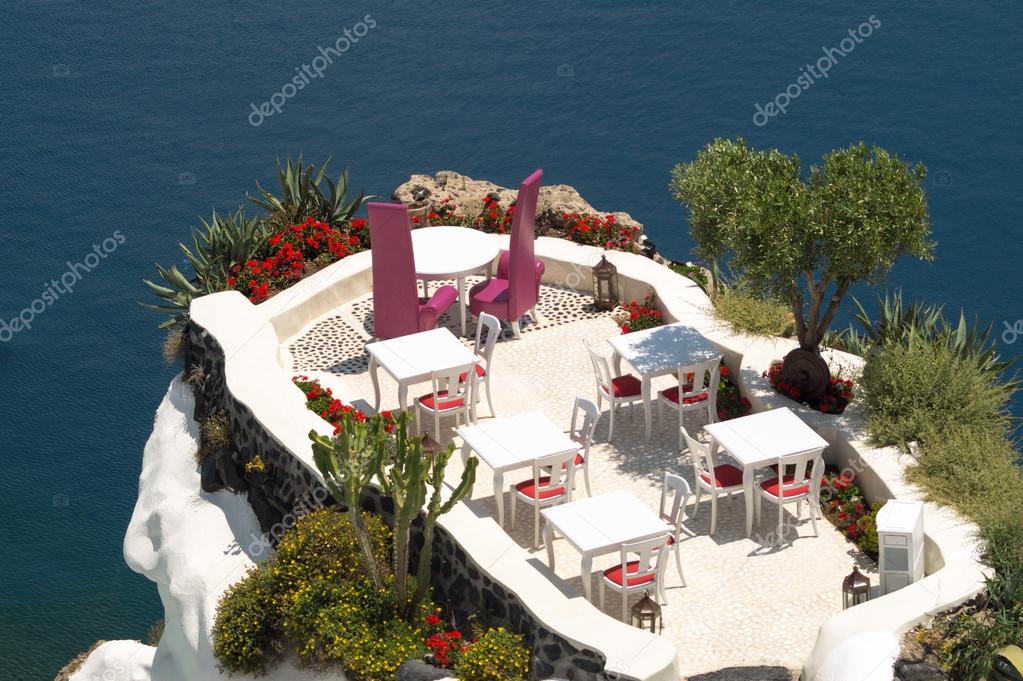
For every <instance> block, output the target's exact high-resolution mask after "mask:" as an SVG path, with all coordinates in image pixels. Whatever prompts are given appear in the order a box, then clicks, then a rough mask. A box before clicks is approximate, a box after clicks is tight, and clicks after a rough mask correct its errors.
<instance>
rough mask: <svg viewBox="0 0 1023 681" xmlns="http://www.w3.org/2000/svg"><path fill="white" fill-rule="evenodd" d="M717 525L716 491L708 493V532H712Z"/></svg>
mask: <svg viewBox="0 0 1023 681" xmlns="http://www.w3.org/2000/svg"><path fill="white" fill-rule="evenodd" d="M717 526H718V495H717V493H716V492H711V493H710V533H711V534H714V530H716V529H717Z"/></svg>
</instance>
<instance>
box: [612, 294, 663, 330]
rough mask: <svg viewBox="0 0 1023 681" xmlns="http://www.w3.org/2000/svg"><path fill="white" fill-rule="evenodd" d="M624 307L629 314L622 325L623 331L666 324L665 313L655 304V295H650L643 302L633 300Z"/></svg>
mask: <svg viewBox="0 0 1023 681" xmlns="http://www.w3.org/2000/svg"><path fill="white" fill-rule="evenodd" d="M622 307H623V309H624V310H625V314H626V315H627V317H626V319H625V320H624V321H623V322H622V325H621V331H622V333H632V332H633V331H642V330H643V329H652V328H654V327H655V326H661V325H662V324H664V315H663V314H662V313H661V311H660V310H658V309H657V308H656V307H655V306H654V297H653V295H648V296H647V297H646V298H644V299H643V302H642V303H640V302H638V301H635V300H633V301H630V302H628V303H626V304H625V305H623V306H622Z"/></svg>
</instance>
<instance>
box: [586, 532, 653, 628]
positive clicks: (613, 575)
mask: <svg viewBox="0 0 1023 681" xmlns="http://www.w3.org/2000/svg"><path fill="white" fill-rule="evenodd" d="M667 546H668V535H667V534H665V535H664V536H661V537H656V538H654V539H646V540H644V541H638V542H632V543H630V544H622V547H621V552H620V559H621V560H620V561H619V563H618V565H615V566H614V567H609V568H608V569H606V570H604V573H603V574H602V575H601V579H600V609H601V610H603V609H604V586H605V585H606V586H607V587H608V588H610V589H611V590H613V591H617V592H618V593H620V594H621V595H622V621H623V622H625V623H626V624H629V594H630V593H633V592H636V591H644V590H646V589H652V590H653V592H654V598H655V599H657V600H659V601H661V602H662V603H663V604H665V605H667V604H668V599H667V598H665V597H664V589H663V587H662V582H663V579H662V573H663V571H664V554H665V553H666V552H667V551H666V549H667ZM630 555H634V556H637V558H638V560H629V556H630Z"/></svg>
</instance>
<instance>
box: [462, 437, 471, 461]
mask: <svg viewBox="0 0 1023 681" xmlns="http://www.w3.org/2000/svg"><path fill="white" fill-rule="evenodd" d="M469 449H470V448H469V443H468V442H463V443H462V465H463V466H464V465H465V464H467V463H469Z"/></svg>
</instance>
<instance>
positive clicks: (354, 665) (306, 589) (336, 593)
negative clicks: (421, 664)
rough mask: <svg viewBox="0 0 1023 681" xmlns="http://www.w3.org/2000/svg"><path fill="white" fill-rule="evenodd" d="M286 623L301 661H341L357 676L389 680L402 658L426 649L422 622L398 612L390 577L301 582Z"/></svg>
mask: <svg viewBox="0 0 1023 681" xmlns="http://www.w3.org/2000/svg"><path fill="white" fill-rule="evenodd" d="M424 612H425V610H424ZM284 629H285V632H286V634H287V638H288V640H289V641H290V642H291V644H292V645H293V646H294V647H295V651H296V652H297V653H298V657H299V660H300V661H301V663H302V664H303V665H304V666H306V667H311V668H314V669H327V668H329V667H331V666H332V665H335V664H340V665H341V667H343V668H344V670H345V672H346V674H348V676H349V677H350V678H352V679H355V681H393V680H394V677H395V674H396V673H397V671H398V667H399V666H401V664H402V663H403V662H405V661H406V660H408V659H410V658H413V657H422V656H423V655H424V654H425V652H426V648H425V645H424V638H425V632H424V629H423V627H421V626H417V625H411V624H408V623H407V622H405V620H404V619H403V618H402V617H401V615H400V612H399V606H398V598H397V594H396V592H395V589H394V579H393V577H391V578H388V580H387V584H386V585H385V586H384V587H381V588H377V587H374V586H373V584H372V582H370V581H369V580H368V579H366V578H364V577H363V578H359V579H355V580H348V581H343V582H329V581H326V580H320V581H316V582H313V583H312V584H309V585H305V586H303V587H301V588H300V589H299V591H298V592H297V593H296V594H295V599H294V601H293V604H292V607H291V609H290V611H289V613H288V616H287V618H286V620H285V623H284Z"/></svg>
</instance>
